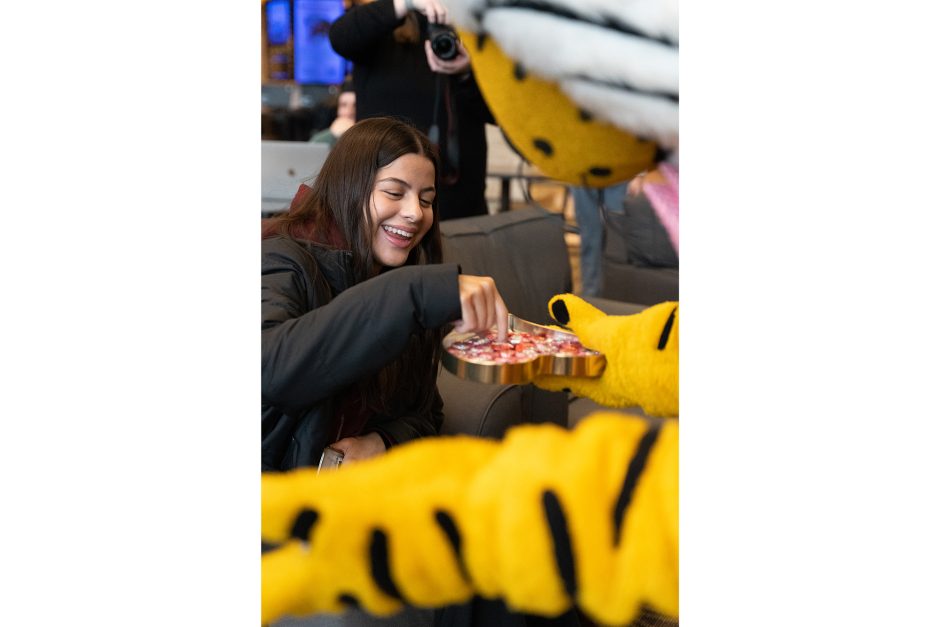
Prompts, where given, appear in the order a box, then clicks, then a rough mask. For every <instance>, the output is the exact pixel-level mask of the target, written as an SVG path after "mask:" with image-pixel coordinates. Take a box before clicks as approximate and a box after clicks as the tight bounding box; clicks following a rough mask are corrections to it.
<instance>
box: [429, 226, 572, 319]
mask: <svg viewBox="0 0 940 627" xmlns="http://www.w3.org/2000/svg"><path fill="white" fill-rule="evenodd" d="M564 226H565V225H564V218H563V217H562V216H561V215H558V214H553V213H549V212H547V211H545V210H544V209H540V208H536V207H531V208H525V209H514V210H512V211H508V212H505V213H497V214H494V215H485V216H475V217H472V218H460V219H456V220H444V221H443V222H441V237H442V240H443V246H444V261H446V262H456V263H459V264H460V266H461V269H462V271H463V272H464V273H466V274H477V275H484V276H491V277H493V279H494V280H495V281H496V287H497V288H498V289H499V292H500V294H502V296H503V300H505V301H506V306H507V307H508V308H509V311H510V312H511V313H513V314H515V315H517V316H520V317H522V318H525V319H526V320H530V321H532V322H537V323H540V324H546V323H550V322H551V319H550V318H549V316H548V301H549V299H550V298H551V297H552V296H554V295H555V294H562V293H565V292H570V291H571V289H572V282H571V263H570V261H569V259H568V246H567V244H566V243H565V230H564Z"/></svg>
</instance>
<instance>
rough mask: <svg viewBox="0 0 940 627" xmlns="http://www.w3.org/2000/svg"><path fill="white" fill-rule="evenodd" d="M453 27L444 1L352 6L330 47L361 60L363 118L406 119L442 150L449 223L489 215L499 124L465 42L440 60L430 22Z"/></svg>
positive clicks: (357, 85) (357, 79)
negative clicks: (493, 132) (491, 128)
mask: <svg viewBox="0 0 940 627" xmlns="http://www.w3.org/2000/svg"><path fill="white" fill-rule="evenodd" d="M447 23H448V17H447V10H446V9H445V7H444V5H443V4H441V2H440V1H439V0H374V1H371V0H352V3H351V5H350V6H349V8H348V9H347V11H346V13H345V14H343V15H342V16H340V17H339V18H338V19H337V20H336V21H335V22H333V24H332V26H331V28H330V43H331V44H332V46H333V49H334V50H335V51H336V52H337V53H338V54H340V55H341V56H343V57H345V58H347V59H349V60H350V61H352V62H353V72H352V81H353V87H354V89H355V91H356V97H357V103H356V106H357V119H359V120H363V119H367V118H371V117H376V116H393V117H399V118H404V119H407V120H409V121H411V122H412V123H414V124H415V125H416V126H417V127H418V128H419V129H421V130H422V131H424V132H425V133H427V134H428V135H429V136H430V138H431V141H432V142H434V143H436V144H438V145H439V147H440V155H441V166H442V171H441V185H440V188H439V189H438V201H439V203H440V207H441V219H442V220H447V219H451V218H460V217H466V216H473V215H484V214H486V213H487V212H488V210H487V204H486V165H487V144H486V127H485V125H486V124H487V123H491V124H495V120H494V119H493V116H492V114H491V113H490V110H489V108H488V107H487V106H486V103H485V101H484V100H483V96H482V95H481V94H480V90H479V87H478V86H477V83H476V80H475V79H474V77H473V74H472V71H471V68H470V57H469V56H468V54H467V51H466V49H465V48H464V46H463V44H462V43H460V42H459V41H457V42H456V46H455V48H456V49H455V52H456V54H455V56H454V57H453V58H450V59H442V58H440V57H439V56H438V55H437V54H435V52H434V51H433V50H432V48H431V44H430V42H429V41H428V40H427V39H426V37H427V34H428V28H429V26H428V25H429V24H437V25H444V24H447Z"/></svg>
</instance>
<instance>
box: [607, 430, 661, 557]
mask: <svg viewBox="0 0 940 627" xmlns="http://www.w3.org/2000/svg"><path fill="white" fill-rule="evenodd" d="M659 429H660V424H659V423H658V422H656V423H653V425H652V426H650V428H649V431H647V432H646V433H645V434H643V437H642V438H641V439H640V441H639V443H638V444H637V445H636V452H635V453H634V454H633V457H632V458H631V459H630V465H629V466H627V476H626V478H625V479H624V480H623V488H622V489H621V490H620V496H618V497H617V504H616V505H615V506H614V546H615V547H616V546H620V538H621V531H622V528H623V521H624V520H626V518H627V509H628V508H629V507H630V500H631V499H632V498H633V491H634V490H635V489H636V484H637V481H639V479H640V475H642V474H643V469H644V468H645V467H646V460H647V459H648V458H649V455H650V450H651V449H652V448H653V444H655V443H656V438H657V437H658V436H659Z"/></svg>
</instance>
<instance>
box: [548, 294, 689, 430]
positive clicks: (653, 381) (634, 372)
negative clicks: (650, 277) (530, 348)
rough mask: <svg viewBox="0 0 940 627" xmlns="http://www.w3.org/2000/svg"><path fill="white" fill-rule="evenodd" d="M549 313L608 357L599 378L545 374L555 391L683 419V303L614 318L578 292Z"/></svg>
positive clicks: (554, 303)
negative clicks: (681, 345)
mask: <svg viewBox="0 0 940 627" xmlns="http://www.w3.org/2000/svg"><path fill="white" fill-rule="evenodd" d="M548 309H549V313H550V314H551V315H552V317H553V318H554V319H555V321H556V322H558V323H559V324H561V325H562V326H565V327H567V328H568V329H570V330H571V331H573V332H574V334H575V335H577V336H578V339H580V340H581V343H582V344H583V345H584V346H586V347H588V348H591V349H593V350H596V351H599V352H601V353H603V354H604V355H605V356H606V358H607V365H606V366H605V368H604V372H603V374H602V375H601V376H600V377H597V378H586V377H559V376H543V377H540V378H538V379H537V380H536V381H535V384H536V385H538V386H539V387H542V388H545V389H549V390H555V391H558V390H562V389H569V390H571V392H572V393H574V394H575V395H577V396H583V397H587V398H590V399H591V400H593V401H596V402H597V403H600V404H601V405H604V406H605V407H630V406H635V405H639V406H640V407H642V409H643V411H645V412H646V413H647V414H649V415H651V416H667V417H669V416H678V415H679V303H676V302H664V303H660V304H658V305H654V306H652V307H649V308H648V309H645V310H643V311H641V312H640V313H636V314H633V315H629V316H608V315H607V314H605V313H604V312H602V311H601V310H599V309H597V308H596V307H594V306H593V305H591V304H589V303H588V302H586V301H584V300H582V299H581V298H578V297H577V296H574V295H572V294H563V295H559V296H555V297H554V298H552V299H551V301H549V305H548Z"/></svg>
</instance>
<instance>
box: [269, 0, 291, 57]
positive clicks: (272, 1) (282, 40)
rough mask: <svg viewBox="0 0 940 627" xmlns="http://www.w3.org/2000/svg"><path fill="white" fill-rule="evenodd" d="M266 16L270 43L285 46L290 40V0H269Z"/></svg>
mask: <svg viewBox="0 0 940 627" xmlns="http://www.w3.org/2000/svg"><path fill="white" fill-rule="evenodd" d="M264 17H265V23H266V25H267V33H268V43H269V44H270V45H272V46H283V45H284V44H286V43H287V42H288V41H290V0H268V2H267V4H265V5H264Z"/></svg>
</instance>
